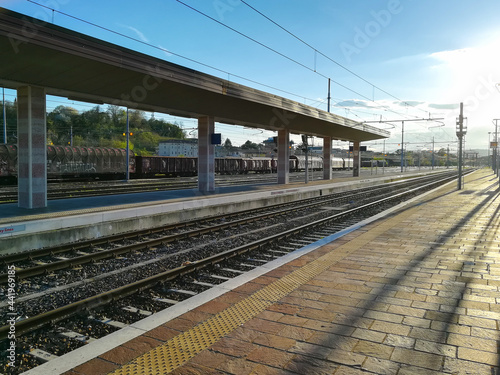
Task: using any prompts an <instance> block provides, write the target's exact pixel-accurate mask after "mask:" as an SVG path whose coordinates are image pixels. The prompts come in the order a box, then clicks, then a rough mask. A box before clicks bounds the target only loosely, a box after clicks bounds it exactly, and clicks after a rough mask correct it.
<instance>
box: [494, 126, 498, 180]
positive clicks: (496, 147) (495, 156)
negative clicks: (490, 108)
mask: <svg viewBox="0 0 500 375" xmlns="http://www.w3.org/2000/svg"><path fill="white" fill-rule="evenodd" d="M493 121H495V138H494V139H493V146H494V147H493V170H494V171H495V174H496V175H498V160H497V159H498V119H495V120H493Z"/></svg>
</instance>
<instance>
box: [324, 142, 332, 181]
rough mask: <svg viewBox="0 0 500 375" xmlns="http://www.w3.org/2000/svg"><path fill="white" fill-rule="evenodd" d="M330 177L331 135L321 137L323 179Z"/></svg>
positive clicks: (329, 178)
mask: <svg viewBox="0 0 500 375" xmlns="http://www.w3.org/2000/svg"><path fill="white" fill-rule="evenodd" d="M331 179H332V137H324V138H323V180H331Z"/></svg>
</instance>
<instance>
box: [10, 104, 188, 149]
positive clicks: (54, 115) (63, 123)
mask: <svg viewBox="0 0 500 375" xmlns="http://www.w3.org/2000/svg"><path fill="white" fill-rule="evenodd" d="M5 109H6V115H7V116H6V117H7V143H16V142H17V108H16V103H15V102H14V103H11V102H6V103H5ZM0 114H2V118H3V106H2V103H1V102H0ZM128 118H129V131H130V133H131V136H130V137H129V144H130V148H131V149H132V150H133V151H134V152H135V153H136V154H139V155H153V154H155V153H156V150H157V148H158V144H159V142H160V141H164V140H167V139H185V137H186V135H185V133H184V131H183V130H182V128H181V126H180V124H178V123H170V122H167V121H165V120H163V119H157V118H155V117H154V115H152V116H150V117H149V118H147V117H146V115H145V113H144V112H143V111H138V110H129V111H128ZM46 120H47V143H48V144H53V145H69V144H72V145H73V146H84V147H114V148H125V147H126V136H125V134H126V126H127V111H126V110H125V109H123V108H121V107H117V106H113V105H109V106H107V108H105V109H103V108H102V107H101V106H95V107H93V108H92V109H90V110H87V111H78V110H76V109H75V108H73V107H70V106H63V105H60V106H57V107H56V108H54V109H53V110H52V111H51V112H48V113H47V116H46ZM2 123H3V121H2ZM0 134H2V138H1V140H0V141H1V142H3V127H2V128H1V129H0Z"/></svg>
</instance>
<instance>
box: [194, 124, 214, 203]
mask: <svg viewBox="0 0 500 375" xmlns="http://www.w3.org/2000/svg"><path fill="white" fill-rule="evenodd" d="M214 129H215V120H214V118H213V117H212V116H204V117H200V118H199V119H198V189H199V191H200V192H202V193H209V192H214V191H215V146H214V145H213V144H212V134H213V133H214Z"/></svg>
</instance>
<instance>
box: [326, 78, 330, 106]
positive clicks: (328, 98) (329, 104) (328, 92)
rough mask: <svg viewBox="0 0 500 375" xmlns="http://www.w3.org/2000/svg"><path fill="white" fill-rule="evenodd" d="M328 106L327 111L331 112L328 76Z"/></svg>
mask: <svg viewBox="0 0 500 375" xmlns="http://www.w3.org/2000/svg"><path fill="white" fill-rule="evenodd" d="M327 99H328V107H327V111H328V112H330V99H331V97H330V78H328V98H327Z"/></svg>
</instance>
